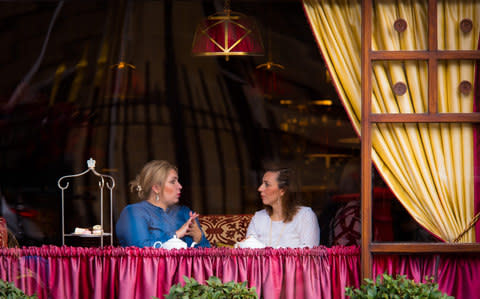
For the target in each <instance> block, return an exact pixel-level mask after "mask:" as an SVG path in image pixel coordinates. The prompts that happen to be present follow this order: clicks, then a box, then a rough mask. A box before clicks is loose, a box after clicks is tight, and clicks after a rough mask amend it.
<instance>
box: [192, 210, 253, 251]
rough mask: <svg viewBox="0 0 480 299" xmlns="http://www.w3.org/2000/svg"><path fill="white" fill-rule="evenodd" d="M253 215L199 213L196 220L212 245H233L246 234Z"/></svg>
mask: <svg viewBox="0 0 480 299" xmlns="http://www.w3.org/2000/svg"><path fill="white" fill-rule="evenodd" d="M252 217H253V215H249V214H231V215H200V216H199V217H198V220H199V221H200V225H201V226H202V229H203V231H204V232H205V237H206V238H207V240H208V241H209V242H210V244H211V245H212V246H213V247H234V245H235V243H237V242H239V241H241V240H243V239H244V238H245V236H246V234H247V228H248V224H249V223H250V220H251V219H252Z"/></svg>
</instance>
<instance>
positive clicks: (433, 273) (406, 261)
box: [373, 254, 480, 299]
mask: <svg viewBox="0 0 480 299" xmlns="http://www.w3.org/2000/svg"><path fill="white" fill-rule="evenodd" d="M437 263H438V264H437ZM382 273H388V274H391V275H397V274H398V275H406V276H407V278H408V279H413V280H415V281H417V282H419V281H422V282H424V281H425V278H426V277H433V278H436V279H437V281H436V282H437V283H438V286H439V289H440V290H441V291H442V292H445V293H447V294H449V295H450V296H454V297H455V298H456V299H471V298H478V294H479V293H480V284H478V282H477V278H478V277H479V275H480V258H479V257H478V256H475V255H473V254H472V255H463V256H462V255H456V254H452V255H439V256H437V255H414V256H411V255H375V257H374V260H373V275H374V277H376V276H377V275H381V274H382Z"/></svg>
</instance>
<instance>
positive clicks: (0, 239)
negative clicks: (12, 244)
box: [0, 217, 8, 247]
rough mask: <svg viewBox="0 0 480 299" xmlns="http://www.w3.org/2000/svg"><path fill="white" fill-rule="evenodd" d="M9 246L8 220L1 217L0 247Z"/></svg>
mask: <svg viewBox="0 0 480 299" xmlns="http://www.w3.org/2000/svg"><path fill="white" fill-rule="evenodd" d="M7 246H8V233H7V222H6V221H5V218H2V217H0V247H7Z"/></svg>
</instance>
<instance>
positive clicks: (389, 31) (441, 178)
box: [303, 0, 480, 242]
mask: <svg viewBox="0 0 480 299" xmlns="http://www.w3.org/2000/svg"><path fill="white" fill-rule="evenodd" d="M427 3H428V1H424V0H416V1H412V0H410V1H394V0H390V1H389V0H384V1H381V0H377V1H374V5H373V22H372V24H373V28H372V35H373V36H372V48H373V50H427V49H428V19H427V16H428V14H427V12H428V7H427ZM303 5H304V8H305V12H306V15H307V18H308V20H309V22H310V24H311V27H312V30H313V32H314V35H315V38H316V40H317V43H318V45H319V47H320V49H321V52H322V54H323V56H324V58H325V61H326V64H327V66H328V68H329V70H330V73H331V75H332V78H333V80H334V82H335V85H336V88H337V90H338V93H339V96H340V99H341V100H342V102H343V104H344V106H345V108H346V111H347V113H348V115H349V117H350V118H351V119H352V123H353V125H354V127H355V130H356V131H357V133H358V132H360V116H361V75H360V68H361V64H360V62H361V57H360V53H361V51H360V50H361V49H360V47H361V1H360V0H358V1H354V0H324V1H323V0H304V1H303ZM398 19H404V20H405V21H406V23H407V28H406V30H405V31H404V32H402V33H399V32H397V31H396V30H395V29H394V26H393V25H394V22H395V21H396V20H398ZM463 19H470V20H472V21H473V29H472V30H471V31H470V32H468V33H464V32H462V31H461V30H460V22H461V21H462V20H463ZM478 20H480V0H467V1H451V0H444V1H441V0H439V1H438V48H439V49H440V50H474V49H476V47H477V42H478V36H479V30H480V28H479V27H480V25H479V22H478ZM438 80H439V81H438V86H439V89H438V111H439V112H442V113H447V112H473V92H470V93H469V94H468V95H464V94H462V93H460V91H459V88H458V86H459V84H460V82H461V81H464V80H465V81H468V82H470V83H471V84H472V85H473V81H474V61H463V60H462V61H448V62H446V61H440V62H439V63H438ZM397 82H403V83H405V84H406V86H407V91H406V93H404V94H403V95H400V96H399V95H396V94H395V93H394V92H393V89H392V86H393V85H394V84H395V83H397ZM427 87H428V64H427V61H415V60H412V61H388V62H384V61H383V62H375V63H373V64H372V112H373V113H424V112H427V109H428V88H427ZM372 145H373V151H372V159H373V161H374V163H375V165H376V166H377V169H378V170H379V171H380V173H381V175H382V176H383V178H384V180H385V181H386V183H387V184H388V185H389V186H390V188H391V189H392V191H393V192H394V193H395V195H396V196H397V198H398V200H400V202H401V203H402V204H403V205H404V206H405V208H406V209H407V210H408V212H409V213H410V214H411V215H412V216H413V218H414V219H415V220H416V221H417V222H418V223H420V224H421V225H422V226H424V227H425V228H426V229H428V230H429V231H431V232H432V233H434V234H435V235H437V236H438V237H440V238H442V239H443V240H445V241H447V242H452V241H453V240H454V239H455V238H457V237H458V236H459V235H460V234H461V233H462V232H463V231H464V230H465V228H466V227H467V226H468V223H469V222H470V221H471V220H472V218H473V216H474V215H473V213H474V207H473V204H474V199H473V133H472V125H471V124H458V123H454V124H446V123H445V124H436V123H435V124H427V123H421V124H415V123H411V124H410V123H408V124H377V125H374V126H373V129H372ZM460 242H475V233H474V231H473V229H472V230H470V231H468V233H466V234H465V235H464V236H463V237H462V238H461V240H460Z"/></svg>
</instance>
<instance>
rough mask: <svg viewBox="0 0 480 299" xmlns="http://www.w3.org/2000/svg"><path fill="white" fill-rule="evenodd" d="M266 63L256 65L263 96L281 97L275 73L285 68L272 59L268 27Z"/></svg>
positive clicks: (270, 97) (269, 28)
mask: <svg viewBox="0 0 480 299" xmlns="http://www.w3.org/2000/svg"><path fill="white" fill-rule="evenodd" d="M267 47H268V49H267V51H268V54H267V61H266V62H264V63H262V64H259V65H257V66H256V67H255V68H256V70H257V76H258V80H259V82H260V87H261V89H262V90H263V93H264V96H265V97H266V98H268V99H272V98H273V97H275V96H280V95H282V91H283V90H282V88H281V87H280V86H279V82H278V78H277V73H278V72H279V71H281V70H284V69H285V67H284V66H283V65H281V64H279V63H275V62H274V61H273V58H272V29H271V27H270V26H268V30H267Z"/></svg>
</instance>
